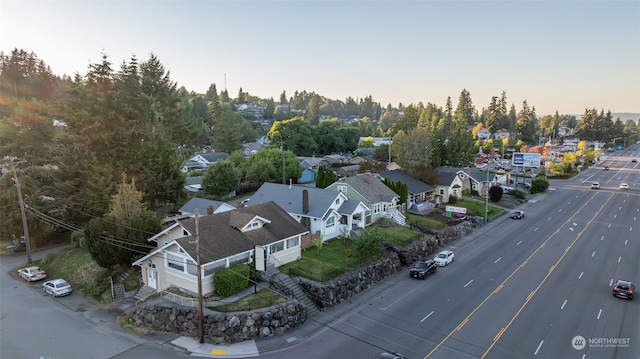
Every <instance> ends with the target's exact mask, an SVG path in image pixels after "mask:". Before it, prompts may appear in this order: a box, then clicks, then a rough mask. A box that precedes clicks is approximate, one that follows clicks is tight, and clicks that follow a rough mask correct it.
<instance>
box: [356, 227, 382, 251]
mask: <svg viewBox="0 0 640 359" xmlns="http://www.w3.org/2000/svg"><path fill="white" fill-rule="evenodd" d="M383 241H384V238H382V233H380V231H379V230H377V229H376V228H372V229H370V230H367V231H364V232H363V233H362V234H361V235H360V237H358V239H357V240H356V241H354V242H353V247H354V249H355V251H356V253H357V254H358V255H359V256H361V257H365V256H369V255H375V254H379V253H380V252H381V251H382V247H381V245H382V242H383Z"/></svg>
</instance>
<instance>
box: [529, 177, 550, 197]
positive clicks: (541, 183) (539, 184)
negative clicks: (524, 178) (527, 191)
mask: <svg viewBox="0 0 640 359" xmlns="http://www.w3.org/2000/svg"><path fill="white" fill-rule="evenodd" d="M547 189H549V180H548V179H547V178H546V177H545V176H536V178H535V179H534V180H533V181H532V183H531V193H539V192H545V191H546V190H547Z"/></svg>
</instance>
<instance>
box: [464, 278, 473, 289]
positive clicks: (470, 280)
mask: <svg viewBox="0 0 640 359" xmlns="http://www.w3.org/2000/svg"><path fill="white" fill-rule="evenodd" d="M471 282H473V279H472V280H470V281H469V282H468V283H467V284H465V285H464V287H465V288H466V287H467V286H468V285H469V284H471Z"/></svg>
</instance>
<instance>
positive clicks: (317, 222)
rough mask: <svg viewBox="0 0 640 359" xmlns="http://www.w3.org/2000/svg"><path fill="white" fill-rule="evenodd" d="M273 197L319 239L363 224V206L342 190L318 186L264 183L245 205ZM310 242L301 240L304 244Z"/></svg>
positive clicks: (365, 214)
mask: <svg viewBox="0 0 640 359" xmlns="http://www.w3.org/2000/svg"><path fill="white" fill-rule="evenodd" d="M270 201H273V202H275V203H277V204H278V205H279V206H280V207H281V208H282V209H284V210H285V211H286V212H287V213H289V215H290V216H291V217H293V218H294V219H295V220H296V221H298V222H300V223H302V224H303V226H304V227H305V228H306V229H307V230H308V231H309V232H310V233H311V237H312V238H317V237H319V236H322V239H323V241H327V240H329V239H332V238H336V237H339V236H342V235H346V234H347V233H349V232H350V231H351V230H354V229H357V228H364V227H365V225H366V222H365V220H364V219H365V217H366V216H367V207H366V206H365V205H364V204H363V203H361V202H360V201H359V200H351V199H350V198H348V197H347V196H345V195H344V194H343V193H340V192H335V191H326V190H323V189H321V188H315V187H304V186H297V185H283V184H276V183H268V182H267V183H264V184H263V185H262V186H260V188H259V189H258V190H257V191H256V193H254V194H253V196H251V200H250V201H249V202H248V205H249V206H253V205H255V204H259V203H265V202H270ZM311 245H312V243H311V242H309V243H303V247H304V248H307V247H309V246H311Z"/></svg>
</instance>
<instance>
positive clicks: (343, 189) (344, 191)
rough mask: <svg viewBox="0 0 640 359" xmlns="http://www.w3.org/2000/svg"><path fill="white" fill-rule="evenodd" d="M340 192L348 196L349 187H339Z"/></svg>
mask: <svg viewBox="0 0 640 359" xmlns="http://www.w3.org/2000/svg"><path fill="white" fill-rule="evenodd" d="M338 192H342V193H344V194H347V186H338Z"/></svg>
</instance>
